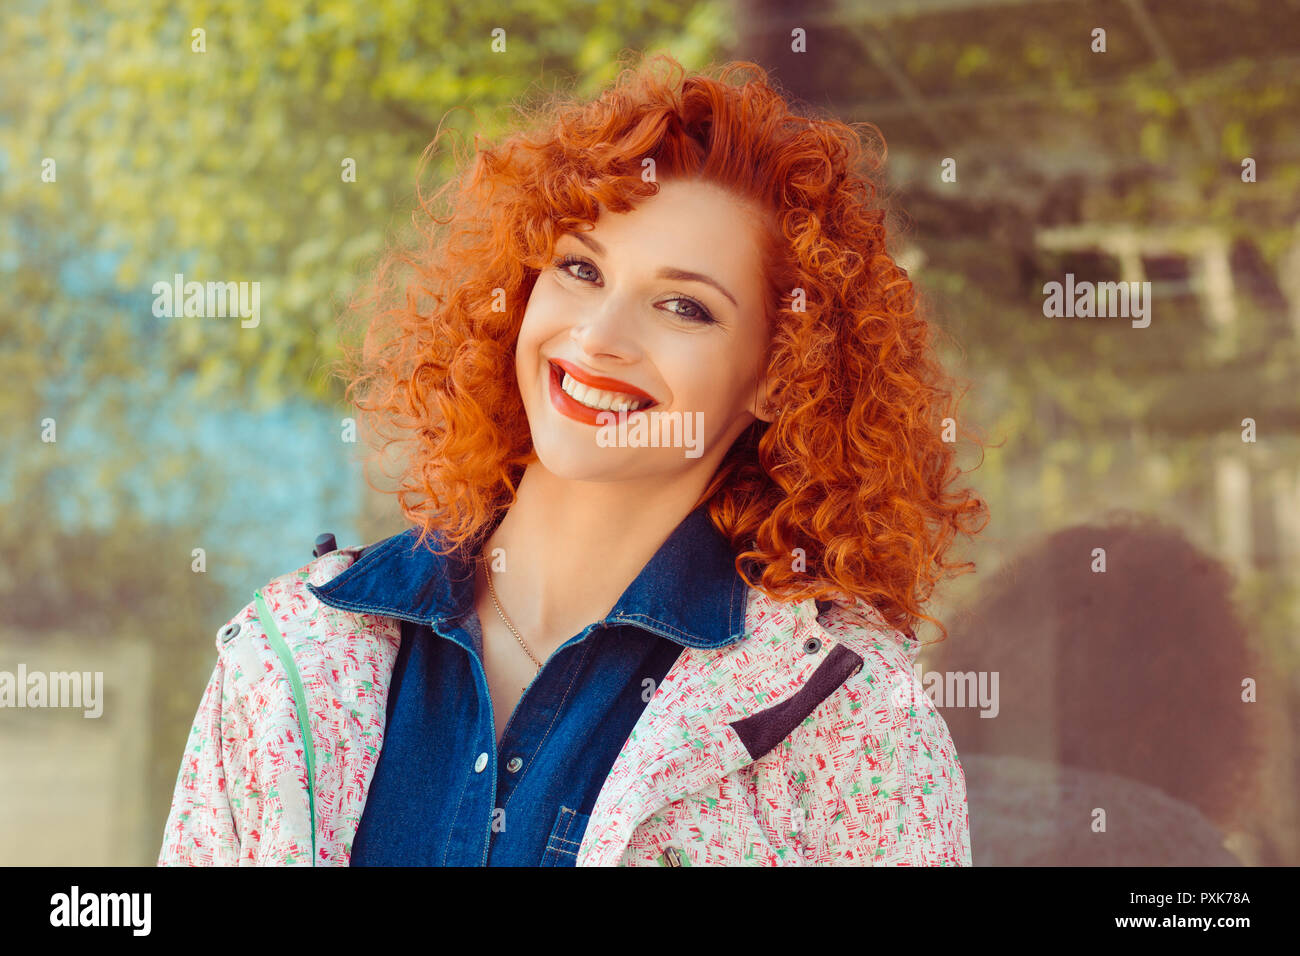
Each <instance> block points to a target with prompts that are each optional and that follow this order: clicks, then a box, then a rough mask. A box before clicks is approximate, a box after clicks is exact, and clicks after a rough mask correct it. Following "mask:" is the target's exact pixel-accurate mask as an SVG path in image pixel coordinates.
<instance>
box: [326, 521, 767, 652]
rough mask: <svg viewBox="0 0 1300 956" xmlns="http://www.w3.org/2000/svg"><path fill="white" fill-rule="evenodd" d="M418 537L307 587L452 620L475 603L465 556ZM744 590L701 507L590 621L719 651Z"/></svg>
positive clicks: (401, 539) (736, 633) (372, 606)
mask: <svg viewBox="0 0 1300 956" xmlns="http://www.w3.org/2000/svg"><path fill="white" fill-rule="evenodd" d="M418 537H419V529H418V528H409V529H408V530H406V531H404V532H402V533H401V534H396V535H393V537H391V538H388V539H386V540H384V541H381V542H379V543H378V544H376V545H374V546H372V547H371V548H367V549H366V550H365V552H364V553H363V554H362V555H361V557H360V558H359V559H358V560H357V561H355V562H354V563H353V564H351V565H350V566H349V567H347V568H346V569H345V570H344V571H343V572H342V573H341V574H339V575H338V576H337V577H335V578H334V579H333V580H331V581H328V582H326V583H325V584H322V585H314V584H309V585H308V589H309V590H310V591H311V592H312V594H314V595H316V597H317V598H319V599H320V600H321V601H322V602H324V603H325V604H328V605H329V606H330V607H335V608H339V609H340V610H345V611H356V612H361V613H368V614H382V615H385V616H388V617H395V618H399V619H401V620H404V621H412V622H414V623H416V624H427V625H430V626H433V625H435V624H442V623H446V622H450V621H456V620H459V619H460V618H462V617H464V616H465V615H467V614H468V613H469V612H470V610H471V609H472V608H473V604H474V574H473V565H472V563H471V560H470V555H471V554H472V552H471V551H470V549H469V548H467V547H465V546H461V547H459V548H456V549H455V550H453V551H452V552H451V553H449V554H446V555H439V554H435V553H434V552H433V550H432V549H431V548H430V547H429V546H428V545H427V544H426V545H424V546H419V545H418V544H417V539H418ZM434 538H435V540H436V541H437V546H438V547H440V548H441V547H444V546H445V541H444V539H442V538H441V537H439V536H437V535H436V534H435V535H434ZM748 592H749V586H748V585H747V584H746V583H745V580H744V579H743V578H742V577H741V576H740V574H739V573H738V572H737V571H736V567H735V555H734V554H732V552H731V547H730V545H729V543H728V542H727V539H726V538H725V537H724V536H723V535H722V534H721V533H720V532H719V531H718V530H717V528H715V527H714V526H713V522H712V520H711V519H710V518H709V513H708V508H707V506H706V505H700V506H699V507H698V508H696V509H695V510H694V511H692V512H691V513H690V514H688V515H687V516H686V517H685V518H684V519H683V520H682V522H681V523H680V524H679V525H678V526H677V527H676V528H675V529H674V530H673V533H672V534H671V535H669V536H668V539H667V540H666V541H664V543H663V545H662V546H660V548H659V550H658V551H656V552H655V554H654V556H653V557H652V558H651V559H650V560H649V562H648V563H647V564H646V566H645V567H644V568H642V569H641V573H640V574H638V575H637V576H636V578H635V579H634V580H633V581H632V583H631V584H629V585H628V587H627V590H625V591H624V592H623V595H622V597H620V598H619V599H618V601H617V602H615V604H614V608H613V610H611V611H610V612H609V614H607V615H606V616H605V617H604V618H602V619H601V620H600V621H598V622H596V623H597V624H604V625H617V624H630V625H633V626H635V627H639V628H642V629H643V630H647V631H650V632H652V633H654V634H658V635H659V636H661V637H666V638H668V639H669V640H671V641H676V642H677V643H678V644H682V645H684V646H687V647H703V648H716V647H724V646H726V645H728V644H733V643H735V642H736V641H738V640H740V639H741V638H742V637H744V635H745V607H746V601H747V598H748Z"/></svg>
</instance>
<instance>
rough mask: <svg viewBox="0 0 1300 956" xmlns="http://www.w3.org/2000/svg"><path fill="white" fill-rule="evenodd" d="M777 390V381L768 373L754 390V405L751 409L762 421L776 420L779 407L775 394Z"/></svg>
mask: <svg viewBox="0 0 1300 956" xmlns="http://www.w3.org/2000/svg"><path fill="white" fill-rule="evenodd" d="M775 390H776V383H775V382H774V381H772V380H771V379H770V378H768V377H767V376H766V375H764V376H763V378H762V380H760V381H759V383H758V387H757V388H756V389H755V390H754V405H753V407H752V409H751V411H752V412H753V414H754V417H755V418H757V419H758V420H759V421H760V422H769V423H770V422H773V421H776V416H777V414H778V413H779V409H778V406H777V404H776V398H775V395H774V392H775Z"/></svg>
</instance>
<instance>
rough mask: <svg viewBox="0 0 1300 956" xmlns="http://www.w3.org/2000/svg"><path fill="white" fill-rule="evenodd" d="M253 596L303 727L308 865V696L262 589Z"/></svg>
mask: <svg viewBox="0 0 1300 956" xmlns="http://www.w3.org/2000/svg"><path fill="white" fill-rule="evenodd" d="M253 596H254V599H255V601H256V603H257V619H258V620H259V621H260V622H261V623H262V626H263V627H264V628H265V629H266V637H267V640H269V641H270V642H271V647H273V648H274V649H275V653H276V654H278V655H279V656H280V663H282V664H283V665H284V669H285V670H286V671H287V672H288V673H289V686H290V687H292V688H293V704H294V709H295V710H296V711H297V713H298V727H299V729H300V730H301V731H302V741H303V753H304V755H305V756H306V758H307V807H308V810H309V811H310V813H311V865H312V866H315V865H316V745H315V743H314V742H313V740H312V736H311V726H310V725H309V724H308V722H307V696H306V695H305V694H304V693H303V690H302V678H301V677H300V676H299V674H298V666H297V665H296V664H295V663H294V662H293V653H292V652H291V651H290V650H289V645H288V644H286V643H285V642H284V638H283V637H281V636H280V630H279V628H277V627H276V625H275V618H274V617H273V616H272V615H271V612H270V611H268V610H267V609H266V601H264V600H263V599H262V592H261V591H254V592H253Z"/></svg>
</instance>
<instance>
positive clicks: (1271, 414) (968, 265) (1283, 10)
mask: <svg viewBox="0 0 1300 956" xmlns="http://www.w3.org/2000/svg"><path fill="white" fill-rule="evenodd" d="M786 6H787V5H784V4H781V3H776V2H769V0H763V2H752V0H749V2H742V0H736V2H677V0H657V2H645V3H629V2H624V0H618V2H608V0H600V2H551V0H546V2H542V0H520V2H512V3H502V2H495V0H494V2H487V3H479V4H470V5H463V4H457V5H453V4H451V3H445V4H444V3H417V2H414V0H405V2H404V0H384V2H381V3H374V4H355V3H351V2H315V3H313V2H303V3H286V2H279V0H264V2H257V3H254V2H222V0H213V2H192V3H183V4H175V3H162V2H140V0H131V2H125V0H94V2H91V0H49V2H35V0H9V2H7V3H6V4H5V6H4V11H3V13H0V381H3V383H4V385H3V388H2V389H0V429H2V430H3V431H2V432H0V435H2V437H3V444H2V445H0V447H2V448H3V457H0V514H3V520H2V521H0V608H3V611H4V613H3V616H0V671H9V672H16V670H17V669H18V667H19V665H20V664H21V665H24V666H25V667H26V669H27V671H29V672H30V671H36V670H45V671H58V670H77V671H102V672H103V675H104V691H103V694H104V704H103V715H102V716H101V717H99V718H97V719H87V718H85V717H83V716H82V712H81V711H80V710H75V709H73V710H59V709H45V710H38V709H16V708H6V709H0V863H3V864H65V863H66V864H92V865H97V864H141V865H149V864H152V863H153V862H154V860H155V859H156V857H157V853H158V848H159V845H160V843H161V838H162V827H163V823H164V821H165V819H166V815H167V810H168V806H169V803H170V797H171V792H172V788H173V786H174V784H175V781H176V773H177V770H178V768H179V765H180V758H181V751H182V748H183V746H184V743H185V738H186V735H187V733H188V731H189V727H190V723H191V721H192V719H193V716H194V712H195V709H196V707H197V705H198V701H199V697H200V695H201V692H202V690H203V686H204V683H205V682H206V680H207V677H208V675H209V674H210V672H211V669H212V666H213V663H214V662H215V654H216V651H215V647H214V635H215V632H216V631H217V629H218V628H219V627H220V626H221V625H222V624H224V623H225V622H226V621H227V620H228V619H229V618H230V617H231V616H233V615H234V614H235V613H236V612H237V611H238V610H239V609H240V608H241V607H243V606H244V604H246V603H247V602H248V601H249V600H251V598H252V592H253V589H254V588H256V587H260V586H261V585H262V584H264V583H265V582H266V581H267V580H269V579H270V578H272V577H274V576H276V575H279V574H282V573H285V572H288V571H292V570H294V569H296V568H298V567H301V566H302V565H303V564H305V563H307V562H308V561H309V560H310V559H311V551H312V546H313V542H314V539H315V537H316V535H318V534H319V533H321V532H323V531H330V532H333V533H334V534H335V535H336V536H337V539H338V543H339V544H340V545H341V546H349V545H353V544H359V543H370V542H372V541H376V540H379V539H381V538H384V537H387V536H388V535H390V534H394V533H396V532H398V531H400V530H402V529H403V528H404V527H405V522H404V519H403V518H402V516H401V514H400V512H399V511H398V509H397V507H396V503H395V501H394V499H393V498H392V497H390V496H385V495H382V494H378V493H376V492H374V491H372V490H371V489H370V488H368V487H367V485H366V482H365V481H364V479H363V476H362V468H361V464H360V461H361V458H362V456H363V454H364V452H365V448H364V436H359V437H358V439H356V440H354V437H353V434H352V432H351V429H350V428H349V426H348V421H347V420H348V419H349V417H350V412H349V409H348V408H347V407H346V405H345V404H344V403H343V402H342V400H341V399H342V387H341V385H340V383H339V382H338V381H337V380H336V379H334V378H331V377H330V375H329V374H328V366H329V364H330V363H331V362H332V361H334V360H335V359H337V358H338V352H337V348H338V336H339V332H338V329H337V327H336V324H335V322H336V318H337V316H338V314H339V312H340V311H341V310H342V308H343V306H344V304H345V302H346V300H347V297H348V296H349V294H350V293H351V292H352V290H353V289H355V288H356V287H357V285H358V283H359V282H360V280H361V278H362V276H363V275H364V274H365V272H366V270H367V269H368V268H369V267H370V265H371V264H373V261H374V257H375V256H376V254H377V253H378V252H379V250H380V249H381V248H382V246H383V244H384V243H385V242H386V241H387V240H388V239H389V238H390V237H392V236H393V235H394V233H395V231H397V230H401V229H403V228H405V227H406V226H408V225H409V220H410V210H411V208H412V204H413V202H414V192H415V187H416V182H417V168H418V165H419V161H420V155H421V152H422V150H423V149H424V147H425V146H426V145H427V144H428V143H429V142H430V141H431V140H432V139H433V136H434V134H435V132H436V131H437V129H438V127H439V125H440V124H441V125H442V127H443V128H446V129H452V130H455V131H456V132H457V138H458V139H460V140H461V141H462V142H463V143H465V144H472V142H473V138H474V136H475V135H476V134H479V135H482V136H484V137H487V138H492V137H493V136H495V135H497V134H499V133H501V132H502V131H503V130H506V129H508V128H509V127H510V126H511V124H512V121H513V119H514V114H513V112H512V106H513V104H515V103H520V104H527V103H529V102H532V101H533V100H534V99H535V98H536V97H539V96H543V95H545V94H546V93H548V92H550V91H552V90H556V89H569V88H571V89H573V90H575V91H576V92H577V93H579V94H588V93H593V92H595V91H596V90H598V89H600V88H601V87H603V86H605V85H606V84H608V83H609V82H610V81H611V80H612V79H613V78H614V76H615V72H616V69H617V64H616V62H615V58H616V57H617V56H618V55H619V54H620V53H621V52H622V51H624V50H648V51H664V52H668V53H671V54H672V55H673V56H674V57H676V58H677V59H678V60H679V61H680V62H681V63H682V64H683V65H684V66H686V67H688V68H692V69H694V68H700V67H703V66H706V65H708V64H710V63H714V62H721V61H725V60H729V59H749V60H754V61H757V62H759V63H760V64H762V65H763V66H765V67H767V68H768V69H770V70H772V71H773V75H774V77H775V79H776V80H777V81H778V82H780V83H781V84H783V85H784V87H785V88H786V89H787V90H788V91H789V92H790V93H791V94H792V95H793V96H795V97H797V98H798V99H799V100H801V101H802V102H803V103H805V104H806V105H807V107H808V108H810V109H812V110H815V111H818V112H829V113H831V114H833V115H835V116H837V117H838V118H840V119H843V120H845V121H846V122H861V121H869V122H871V123H874V124H876V126H878V127H879V129H880V131H881V132H882V133H883V135H884V138H885V140H886V142H887V144H888V149H889V153H888V163H887V165H886V167H885V171H886V174H887V177H888V181H887V183H886V186H887V190H886V191H887V193H888V196H889V199H890V202H891V203H892V204H893V206H894V207H895V208H896V209H897V211H898V214H899V216H900V217H902V221H903V222H904V223H905V228H904V229H903V230H902V231H901V232H900V234H898V235H897V236H896V237H895V239H894V242H895V245H896V248H895V251H896V254H897V255H898V257H899V259H900V262H901V263H902V264H903V265H904V266H905V267H906V268H907V269H908V270H909V273H910V275H911V276H912V277H913V279H914V280H915V281H916V282H917V283H918V286H919V288H920V290H921V292H922V295H923V297H924V300H925V302H926V306H927V308H928V309H929V310H930V313H931V315H932V316H933V318H934V320H935V322H936V324H938V325H939V326H941V327H942V328H943V329H944V331H945V332H946V333H947V340H946V341H945V342H944V344H943V346H942V348H943V356H944V358H945V359H946V361H947V362H948V363H949V367H950V368H951V370H952V371H953V372H954V373H955V374H956V375H958V376H959V377H960V378H962V379H963V380H965V381H967V382H969V383H970V391H969V393H968V395H967V397H966V400H965V402H964V404H963V406H962V412H963V415H964V417H965V423H966V424H970V425H973V426H974V427H976V428H978V429H980V430H981V432H982V433H983V434H986V435H987V436H988V438H989V440H990V442H991V445H990V447H989V448H988V449H987V452H986V454H985V455H984V456H983V458H982V459H980V457H979V456H978V455H975V456H968V457H967V458H965V459H964V460H963V467H965V468H967V469H972V468H975V470H974V471H973V472H972V473H971V474H970V475H968V476H967V481H968V482H969V483H970V484H972V485H973V486H974V487H976V488H977V489H978V490H979V492H980V493H981V494H982V495H983V496H984V497H985V498H986V499H987V500H988V502H989V505H990V510H991V514H992V522H991V524H990V525H989V527H988V529H987V530H986V531H985V533H984V534H983V535H982V536H981V537H980V538H979V539H978V540H977V542H976V543H974V544H973V545H969V546H965V547H964V549H963V550H962V551H960V552H958V556H959V557H961V558H963V559H969V560H972V561H975V562H976V565H977V567H978V573H976V574H973V575H966V576H964V577H961V578H958V579H956V580H954V581H952V582H951V583H950V584H949V585H948V586H947V587H946V589H943V590H941V591H940V592H939V593H938V594H937V595H936V599H935V601H934V602H933V603H932V605H931V607H930V609H929V610H930V613H931V614H932V615H934V616H936V617H938V618H940V619H941V620H943V621H944V622H945V624H946V625H947V626H948V628H949V630H950V636H949V638H948V640H947V641H946V642H942V643H938V644H936V645H935V646H933V647H928V648H927V649H926V650H925V652H924V654H923V655H922V658H921V665H922V669H923V671H924V676H925V678H926V681H925V682H926V685H927V688H929V687H930V686H931V677H932V676H934V675H937V677H936V678H935V680H934V682H933V685H934V686H937V687H938V691H937V693H936V695H935V696H936V703H937V704H939V705H940V709H941V713H942V714H943V715H944V717H945V719H947V720H948V722H949V726H950V727H951V729H952V731H953V737H954V740H955V742H956V744H957V748H958V753H959V755H960V756H961V759H962V763H963V766H964V768H965V771H966V776H967V782H968V787H969V789H970V796H969V801H970V811H971V828H972V852H973V857H974V862H975V864H976V865H1006V864H1011V863H1024V862H1032V863H1046V864H1053V863H1074V862H1085V863H1120V864H1125V863H1156V864H1160V863H1187V862H1210V863H1225V864H1236V863H1240V864H1244V865H1276V864H1291V865H1294V864H1296V863H1298V862H1300V809H1298V808H1297V799H1296V793H1297V785H1298V784H1300V752H1298V750H1300V740H1297V733H1296V725H1297V714H1298V713H1300V668H1298V667H1297V663H1298V660H1300V387H1298V386H1297V381H1298V380H1300V136H1298V135H1297V133H1296V127H1297V123H1296V120H1297V116H1298V115H1300V110H1298V109H1297V105H1298V103H1300V100H1298V98H1297V87H1298V86H1300V69H1297V67H1298V66H1300V2H1297V0H1214V2H1212V0H1107V2H1055V0H1037V2H1027V0H1026V2H1021V0H913V2H902V0H897V2H896V0H872V2H870V3H849V2H832V0H826V2H814V3H806V4H802V5H801V9H800V10H798V11H797V12H792V11H790V10H789V9H788V8H787V9H783V7H786ZM496 28H501V29H504V30H505V31H506V32H505V37H506V49H505V51H504V52H493V50H492V46H491V44H492V31H493V30H494V29H496ZM195 31H200V32H197V33H196V32H195ZM1097 31H1104V34H1102V33H1098V32H1097ZM1102 43H1104V48H1103V47H1102V46H1101V44H1102ZM452 159H453V157H452V154H451V152H450V150H447V149H440V150H439V151H438V152H437V153H436V154H434V155H433V156H432V159H431V162H430V166H429V167H428V168H427V169H426V170H425V174H424V176H425V178H424V184H423V186H422V189H425V191H426V192H427V191H429V190H428V187H429V186H430V185H431V184H432V185H436V184H437V182H438V181H439V180H440V179H442V178H443V177H445V175H446V174H447V172H448V171H449V170H450V168H451V166H450V165H449V164H450V163H451V162H452ZM349 163H350V164H351V165H350V167H349ZM349 168H351V169H352V170H354V175H352V176H351V177H349V175H348V172H347V171H348V169H349ZM945 170H947V171H948V174H947V175H945ZM177 273H180V274H183V275H184V276H185V277H186V280H187V281H189V280H198V281H214V280H218V281H234V282H241V281H242V282H252V281H256V282H259V283H260V289H261V310H260V321H259V322H258V324H257V325H256V326H254V327H245V324H244V323H241V321H240V320H239V319H238V318H215V317H209V318H203V317H188V318H168V317H158V316H155V315H154V310H153V308H152V304H153V301H154V293H153V291H152V287H153V284H154V283H155V282H159V281H163V282H170V281H171V280H172V277H173V276H174V275H175V274H177ZM1067 274H1070V275H1073V276H1074V278H1075V281H1084V280H1087V281H1093V282H1106V281H1144V282H1150V283H1151V286H1150V288H1151V295H1152V301H1151V305H1150V313H1149V315H1150V325H1149V327H1146V328H1134V327H1133V326H1132V324H1131V322H1130V321H1128V320H1127V319H1123V318H1078V317H1075V318H1048V317H1046V316H1045V315H1044V310H1043V305H1044V291H1043V286H1044V284H1045V283H1049V282H1053V281H1056V282H1064V281H1066V276H1067ZM51 439H53V440H51ZM977 465H978V468H976V466H977ZM372 477H377V476H375V475H373V474H372ZM1098 549H1100V550H1101V554H1102V557H1103V560H1104V562H1105V565H1104V573H1103V572H1102V571H1101V570H1100V569H1099V567H1098ZM919 634H920V636H921V637H922V639H923V640H927V641H934V640H936V639H937V636H938V633H937V629H931V630H928V631H921V632H919ZM995 674H996V675H997V677H996V680H995V679H994V676H993V675H995ZM966 678H969V682H968V683H966V684H963V682H962V681H963V680H964V679H966ZM981 682H982V683H981ZM980 687H983V688H984V689H985V690H987V691H988V692H989V694H988V695H984V694H982V693H980V692H979V688H980ZM963 690H968V691H970V693H966V694H965V695H964V696H963ZM977 697H978V698H980V700H976V698H977ZM1098 810H1101V811H1102V813H1101V814H1100V817H1099V815H1098V812H1097V811H1098ZM1099 819H1101V820H1102V824H1101V826H1100V828H1099V826H1098V820H1099Z"/></svg>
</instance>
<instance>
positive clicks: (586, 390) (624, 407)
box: [560, 372, 647, 412]
mask: <svg viewBox="0 0 1300 956" xmlns="http://www.w3.org/2000/svg"><path fill="white" fill-rule="evenodd" d="M560 388H562V389H564V391H565V392H566V393H567V394H568V395H569V396H570V397H571V398H572V399H573V400H574V401H576V402H578V403H580V404H582V405H586V406H587V407H588V408H596V409H601V410H608V411H614V412H618V411H629V412H634V411H636V410H637V409H638V408H640V407H641V406H642V405H645V404H647V403H646V402H642V401H640V400H638V399H635V398H633V397H632V396H631V395H624V394H621V393H619V392H604V391H601V390H600V389H598V388H591V387H590V386H588V385H583V384H582V383H581V382H579V381H577V380H576V379H575V378H574V377H573V376H572V375H570V374H569V373H568V372H565V373H564V379H563V380H562V381H561V382H560Z"/></svg>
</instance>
